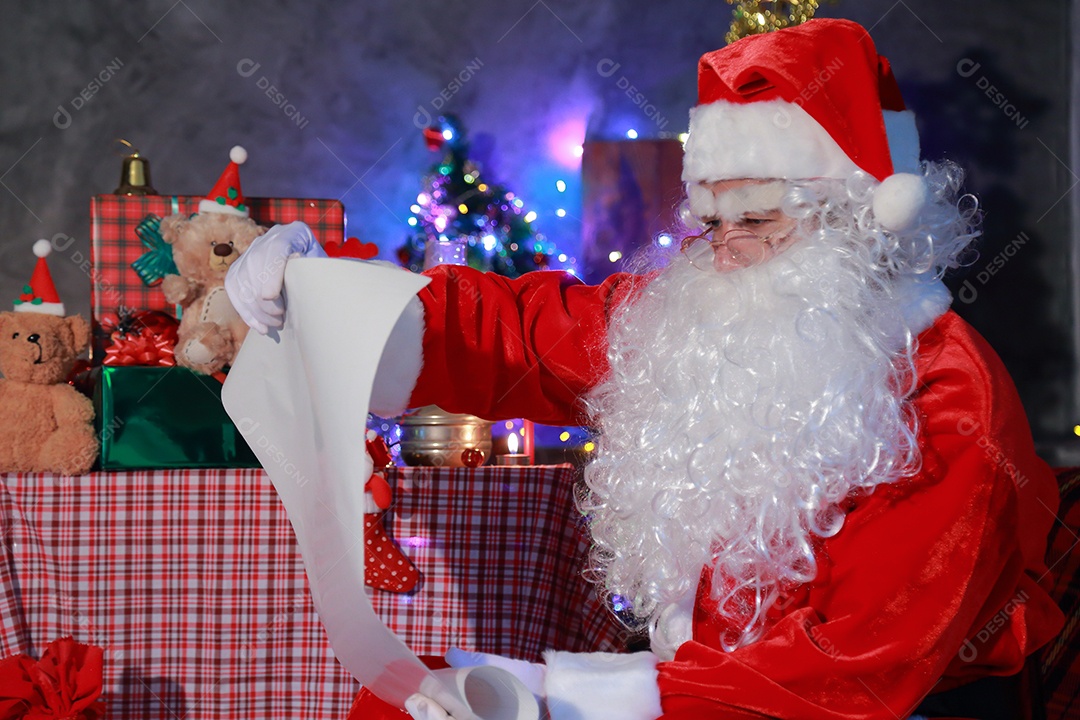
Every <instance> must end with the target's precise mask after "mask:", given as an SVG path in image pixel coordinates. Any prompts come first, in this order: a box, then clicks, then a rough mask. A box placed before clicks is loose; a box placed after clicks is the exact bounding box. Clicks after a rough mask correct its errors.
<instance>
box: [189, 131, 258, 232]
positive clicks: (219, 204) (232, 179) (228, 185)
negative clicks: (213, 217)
mask: <svg viewBox="0 0 1080 720" xmlns="http://www.w3.org/2000/svg"><path fill="white" fill-rule="evenodd" d="M245 162H247V150H245V149H244V148H242V147H240V146H239V145H237V146H235V147H234V148H233V149H232V150H230V151H229V164H228V165H226V166H225V170H224V171H223V172H222V173H221V177H219V178H218V181H217V184H215V185H214V189H213V190H211V191H210V193H209V194H208V195H207V196H206V198H205V199H204V200H201V201H200V202H199V212H201V213H205V212H219V213H226V214H228V215H238V216H240V217H249V216H250V215H251V213H250V212H249V211H248V207H247V200H245V199H244V193H242V192H241V191H240V166H241V165H243V164H244V163H245Z"/></svg>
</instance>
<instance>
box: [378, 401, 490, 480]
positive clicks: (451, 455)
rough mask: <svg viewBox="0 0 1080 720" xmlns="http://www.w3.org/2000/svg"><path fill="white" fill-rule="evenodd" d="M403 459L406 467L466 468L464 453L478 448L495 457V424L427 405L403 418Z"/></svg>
mask: <svg viewBox="0 0 1080 720" xmlns="http://www.w3.org/2000/svg"><path fill="white" fill-rule="evenodd" d="M398 423H399V424H400V425H401V459H402V460H404V461H405V462H406V464H408V465H411V466H413V467H416V466H435V467H465V463H464V461H463V460H462V458H461V452H462V451H463V450H466V449H468V448H476V449H477V450H480V451H481V452H483V453H484V457H485V458H490V457H491V422H490V421H488V420H484V419H483V418H478V417H476V416H475V415H462V414H455V413H448V412H446V411H445V410H443V409H442V408H440V407H437V406H435V405H427V406H425V407H422V408H417V409H416V410H414V411H412V412H410V413H406V414H405V415H402V416H401V418H399V420H398Z"/></svg>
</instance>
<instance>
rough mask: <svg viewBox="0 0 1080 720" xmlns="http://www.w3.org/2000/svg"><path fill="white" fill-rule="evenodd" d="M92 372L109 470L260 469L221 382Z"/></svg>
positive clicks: (118, 370) (138, 370) (135, 370)
mask: <svg viewBox="0 0 1080 720" xmlns="http://www.w3.org/2000/svg"><path fill="white" fill-rule="evenodd" d="M92 372H93V383H94V411H95V413H96V418H95V420H94V422H95V424H96V427H97V431H98V436H99V437H100V438H101V460H100V463H101V469H102V470H136V469H151V470H156V469H165V468H209V467H213V468H245V467H260V465H259V461H258V460H256V459H255V455H254V454H253V453H252V452H251V449H250V448H249V447H248V446H247V443H246V442H244V438H243V437H242V436H241V435H240V432H239V431H238V430H237V429H236V426H235V425H233V422H232V420H230V419H229V416H228V415H226V414H225V408H224V407H222V405H221V383H220V382H218V381H217V380H216V379H214V378H213V377H210V376H208V375H200V374H198V373H195V372H192V371H191V370H188V369H186V368H181V367H98V368H94V370H93V371H92Z"/></svg>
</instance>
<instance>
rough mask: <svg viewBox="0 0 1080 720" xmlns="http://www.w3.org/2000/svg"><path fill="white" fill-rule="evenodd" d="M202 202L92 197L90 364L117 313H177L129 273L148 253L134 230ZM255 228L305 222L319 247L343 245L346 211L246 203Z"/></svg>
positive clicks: (324, 205) (326, 203)
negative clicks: (104, 324)
mask: <svg viewBox="0 0 1080 720" xmlns="http://www.w3.org/2000/svg"><path fill="white" fill-rule="evenodd" d="M202 199H204V196H201V195H200V196H194V195H189V196H176V195H174V196H167V195H148V196H144V197H129V196H125V195H96V196H94V197H93V198H91V200H90V264H91V273H90V309H91V314H92V316H93V317H92V323H93V327H94V337H95V346H94V348H93V349H92V351H91V362H92V363H93V364H95V365H100V364H101V358H102V356H103V354H104V348H103V347H101V341H100V338H101V337H102V334H101V332H100V328H101V323H102V322H103V321H105V320H110V321H115V320H116V319H117V310H118V309H119V308H128V309H132V310H165V311H168V312H174V311H175V308H174V307H172V306H170V305H169V304H168V303H166V302H165V296H164V294H163V293H162V292H161V290H160V289H159V288H158V287H157V286H156V285H154V286H148V285H146V284H145V283H143V281H142V279H140V277H139V275H138V274H137V273H136V272H135V271H134V270H133V269H132V268H131V264H132V263H133V262H135V261H136V260H138V259H139V258H140V257H141V256H142V254H143V253H144V252H146V247H144V246H143V243H142V241H141V240H140V239H139V237H138V236H137V235H136V232H135V229H136V228H137V227H138V226H139V224H140V223H142V222H143V221H144V220H145V219H146V218H147V216H149V215H156V216H157V217H159V218H162V217H165V216H166V215H173V214H177V213H187V214H190V213H194V212H196V211H197V210H198V208H199V201H200V200H202ZM247 200H248V207H250V209H251V217H252V219H254V220H255V222H257V223H259V224H260V225H264V226H267V227H269V226H271V225H276V224H283V223H290V222H293V221H294V220H303V221H304V222H306V223H307V224H308V225H310V226H311V230H312V232H313V233H314V234H315V237H316V238H318V240H319V242H320V243H322V244H323V245H325V244H326V243H328V242H330V241H334V242H342V241H344V239H345V206H344V205H342V204H341V202H339V201H338V200H312V199H300V198H254V197H253V198H248V199H247Z"/></svg>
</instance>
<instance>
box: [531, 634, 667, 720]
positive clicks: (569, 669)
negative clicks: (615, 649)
mask: <svg viewBox="0 0 1080 720" xmlns="http://www.w3.org/2000/svg"><path fill="white" fill-rule="evenodd" d="M544 662H545V663H546V665H547V674H546V676H545V678H544V690H545V694H546V695H547V706H548V712H549V713H550V714H551V719H552V720H612V719H613V718H618V720H655V719H656V718H658V717H660V716H661V715H662V714H663V712H664V711H663V710H662V709H661V707H660V689H659V687H658V686H657V684H656V677H657V671H656V663H657V657H656V656H655V655H653V654H652V653H651V652H639V653H633V654H630V655H627V654H620V653H571V652H557V651H552V650H549V651H548V652H546V653H544Z"/></svg>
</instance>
